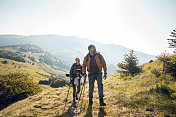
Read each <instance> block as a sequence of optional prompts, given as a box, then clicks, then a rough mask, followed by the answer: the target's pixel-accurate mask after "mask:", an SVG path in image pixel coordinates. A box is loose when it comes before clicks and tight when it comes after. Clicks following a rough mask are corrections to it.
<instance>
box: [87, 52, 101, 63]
mask: <svg viewBox="0 0 176 117" xmlns="http://www.w3.org/2000/svg"><path fill="white" fill-rule="evenodd" d="M97 54H98V58H99V59H100V62H101V55H100V53H97ZM88 59H89V53H88V54H87V57H86V63H87V61H88Z"/></svg>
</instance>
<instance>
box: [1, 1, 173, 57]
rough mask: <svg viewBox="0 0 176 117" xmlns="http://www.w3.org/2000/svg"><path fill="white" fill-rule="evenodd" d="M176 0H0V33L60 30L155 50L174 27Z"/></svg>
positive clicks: (164, 45)
mask: <svg viewBox="0 0 176 117" xmlns="http://www.w3.org/2000/svg"><path fill="white" fill-rule="evenodd" d="M175 6H176V0H0V27H1V28H0V34H19V35H33V34H35V35H36V34H57V35H65V36H78V37H84V38H89V39H91V40H95V41H98V42H102V43H111V44H117V45H123V46H126V47H128V48H130V49H135V50H138V51H142V52H145V53H148V54H152V55H158V54H160V53H161V52H163V51H164V50H167V51H168V52H171V51H172V50H173V49H169V48H167V47H168V44H167V40H166V39H167V38H169V33H170V32H171V31H172V30H173V29H175V28H176V7H175Z"/></svg>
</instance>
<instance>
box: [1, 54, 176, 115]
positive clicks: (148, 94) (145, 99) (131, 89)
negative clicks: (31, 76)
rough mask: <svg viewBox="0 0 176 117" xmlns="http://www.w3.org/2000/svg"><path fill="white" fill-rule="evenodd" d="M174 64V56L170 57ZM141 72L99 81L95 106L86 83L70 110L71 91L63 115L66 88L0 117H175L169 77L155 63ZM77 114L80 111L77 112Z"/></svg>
mask: <svg viewBox="0 0 176 117" xmlns="http://www.w3.org/2000/svg"><path fill="white" fill-rule="evenodd" d="M173 58H174V60H175V58H176V55H174V56H173ZM140 68H141V69H142V72H141V73H140V74H137V75H136V76H135V77H131V76H127V77H122V76H120V74H118V75H113V76H110V77H108V78H107V79H106V80H103V86H104V101H105V102H106V103H107V106H105V107H100V106H99V97H98V86H97V84H96V83H95V90H94V99H93V102H94V103H93V105H92V106H88V102H89V99H88V89H89V88H88V87H89V86H88V83H86V86H85V93H84V98H83V100H82V99H81V100H80V103H79V106H78V108H77V109H76V108H74V107H73V106H71V104H72V90H71V91H70V93H69V96H68V103H67V106H66V110H65V111H64V105H65V99H66V97H67V91H68V86H65V87H60V88H52V89H49V90H46V91H43V92H41V93H39V94H37V95H34V96H30V97H28V98H26V99H24V100H22V101H18V102H16V103H14V104H12V105H10V106H8V107H7V108H5V109H3V110H1V111H0V116H12V117H16V116H52V117H73V116H76V115H77V116H78V117H92V116H93V117H94V116H95V117H103V116H108V117H128V116H131V117H175V116H176V83H175V78H174V77H172V76H171V75H170V74H163V72H162V68H163V64H162V62H161V61H159V60H155V61H153V62H150V63H146V64H143V65H140ZM158 74H159V75H158ZM80 110H81V111H80Z"/></svg>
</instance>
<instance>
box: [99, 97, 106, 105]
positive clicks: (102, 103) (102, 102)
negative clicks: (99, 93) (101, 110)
mask: <svg viewBox="0 0 176 117" xmlns="http://www.w3.org/2000/svg"><path fill="white" fill-rule="evenodd" d="M100 106H106V103H104V101H103V98H100Z"/></svg>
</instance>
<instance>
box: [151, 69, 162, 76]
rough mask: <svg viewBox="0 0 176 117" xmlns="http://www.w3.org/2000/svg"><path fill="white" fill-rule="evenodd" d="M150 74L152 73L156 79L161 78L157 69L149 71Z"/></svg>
mask: <svg viewBox="0 0 176 117" xmlns="http://www.w3.org/2000/svg"><path fill="white" fill-rule="evenodd" d="M151 72H152V74H154V75H155V76H156V77H159V76H161V72H160V70H159V69H157V68H153V69H152V70H151Z"/></svg>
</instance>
